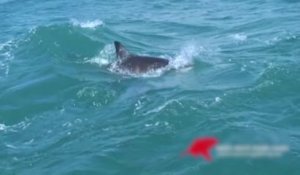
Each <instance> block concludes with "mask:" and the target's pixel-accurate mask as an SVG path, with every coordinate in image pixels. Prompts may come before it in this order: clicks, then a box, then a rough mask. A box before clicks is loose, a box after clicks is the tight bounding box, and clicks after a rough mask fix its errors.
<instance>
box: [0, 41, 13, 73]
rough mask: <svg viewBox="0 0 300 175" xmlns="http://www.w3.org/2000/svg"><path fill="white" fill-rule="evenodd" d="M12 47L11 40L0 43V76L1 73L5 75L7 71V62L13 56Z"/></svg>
mask: <svg viewBox="0 0 300 175" xmlns="http://www.w3.org/2000/svg"><path fill="white" fill-rule="evenodd" d="M13 47H14V44H13V41H12V40H10V41H7V42H5V43H3V44H0V78H1V74H4V75H5V76H7V75H8V73H9V63H10V61H11V60H12V59H13V58H14V57H13V55H12V54H11V51H12V49H13Z"/></svg>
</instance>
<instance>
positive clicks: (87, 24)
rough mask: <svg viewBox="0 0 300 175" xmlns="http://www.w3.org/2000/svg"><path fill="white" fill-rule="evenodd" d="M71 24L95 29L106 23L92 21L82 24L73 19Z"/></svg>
mask: <svg viewBox="0 0 300 175" xmlns="http://www.w3.org/2000/svg"><path fill="white" fill-rule="evenodd" d="M71 23H72V24H73V25H74V26H79V27H81V28H89V29H95V28H97V27H99V26H102V25H103V24H104V23H103V21H101V20H98V19H96V20H92V21H89V20H88V21H84V22H81V21H78V20H76V19H72V20H71Z"/></svg>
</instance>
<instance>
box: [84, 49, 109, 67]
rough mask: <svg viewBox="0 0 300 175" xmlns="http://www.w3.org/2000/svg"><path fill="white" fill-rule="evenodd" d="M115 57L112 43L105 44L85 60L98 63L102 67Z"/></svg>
mask: <svg viewBox="0 0 300 175" xmlns="http://www.w3.org/2000/svg"><path fill="white" fill-rule="evenodd" d="M114 59H115V49H114V46H113V45H112V44H108V45H105V46H104V48H103V49H102V50H101V51H100V52H99V54H98V55H96V56H95V57H93V58H91V59H90V58H86V59H85V62H87V63H94V64H98V65H99V66H100V67H102V66H106V65H108V64H110V63H112V62H113V60H114Z"/></svg>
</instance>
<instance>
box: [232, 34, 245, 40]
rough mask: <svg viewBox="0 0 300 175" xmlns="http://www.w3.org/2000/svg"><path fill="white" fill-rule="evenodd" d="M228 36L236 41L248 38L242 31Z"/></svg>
mask: <svg viewBox="0 0 300 175" xmlns="http://www.w3.org/2000/svg"><path fill="white" fill-rule="evenodd" d="M230 37H231V38H233V39H235V40H237V41H246V40H247V38H248V36H247V35H246V34H242V33H236V34H232V35H230Z"/></svg>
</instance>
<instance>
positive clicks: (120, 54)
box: [114, 41, 129, 59]
mask: <svg viewBox="0 0 300 175" xmlns="http://www.w3.org/2000/svg"><path fill="white" fill-rule="evenodd" d="M114 44H115V48H116V54H117V58H119V59H124V58H127V57H128V56H129V52H128V51H127V50H126V48H125V47H124V46H123V45H122V44H121V43H120V42H119V41H115V42H114Z"/></svg>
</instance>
